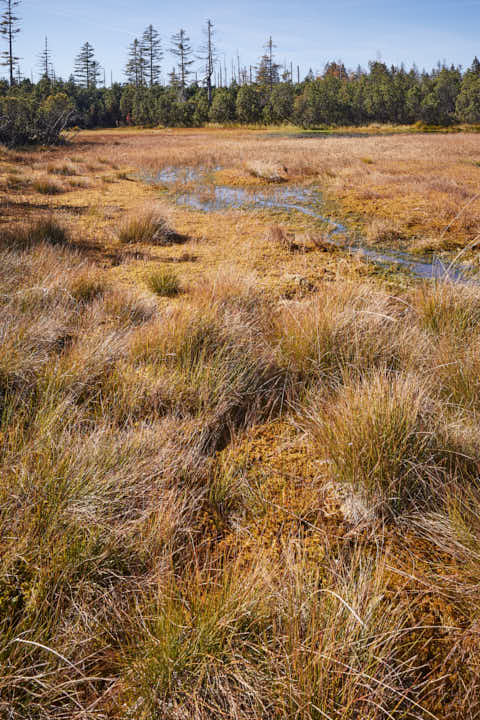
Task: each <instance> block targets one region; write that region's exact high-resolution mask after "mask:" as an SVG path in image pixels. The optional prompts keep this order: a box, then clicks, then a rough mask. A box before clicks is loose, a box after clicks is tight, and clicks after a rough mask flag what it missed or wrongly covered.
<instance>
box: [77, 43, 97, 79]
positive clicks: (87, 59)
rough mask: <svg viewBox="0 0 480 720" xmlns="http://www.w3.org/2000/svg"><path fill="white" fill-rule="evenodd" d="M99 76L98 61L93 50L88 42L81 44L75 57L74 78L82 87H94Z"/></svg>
mask: <svg viewBox="0 0 480 720" xmlns="http://www.w3.org/2000/svg"><path fill="white" fill-rule="evenodd" d="M99 76H100V63H98V62H97V61H96V60H95V50H94V49H93V47H92V45H90V43H89V42H86V43H85V44H84V45H82V47H81V49H80V52H79V53H78V55H77V57H76V58H75V80H76V82H77V83H78V84H79V85H82V86H83V87H86V88H87V89H88V88H91V87H95V86H96V84H97V81H98V78H99Z"/></svg>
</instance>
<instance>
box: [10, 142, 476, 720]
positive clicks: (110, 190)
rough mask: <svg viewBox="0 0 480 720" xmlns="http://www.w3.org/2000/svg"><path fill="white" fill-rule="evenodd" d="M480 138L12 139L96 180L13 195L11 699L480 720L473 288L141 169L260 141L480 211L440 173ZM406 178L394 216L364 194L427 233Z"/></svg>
mask: <svg viewBox="0 0 480 720" xmlns="http://www.w3.org/2000/svg"><path fill="white" fill-rule="evenodd" d="M160 138H161V140H162V142H161V143H160V142H159V139H160ZM475 143H476V139H475V138H474V137H473V136H469V135H455V136H453V135H452V136H428V137H424V136H403V135H396V136H395V137H393V138H390V137H379V138H378V137H377V138H371V137H362V138H361V139H360V140H358V139H350V138H333V137H332V138H322V139H321V140H318V141H317V140H298V139H294V138H289V137H286V138H283V137H282V138H275V139H272V138H268V137H264V136H263V135H262V134H261V133H258V132H253V131H245V130H241V131H239V130H235V131H233V130H232V131H222V130H218V131H212V130H205V131H203V130H202V131H192V130H189V131H161V132H160V131H159V132H155V131H152V132H150V131H148V132H139V131H131V132H130V131H112V132H111V133H109V132H106V133H82V134H80V136H79V137H78V138H77V139H76V140H75V145H74V151H73V152H72V148H71V147H69V148H58V149H54V150H45V151H42V152H41V153H37V152H31V153H28V154H27V153H22V155H21V157H19V158H17V159H16V158H15V157H14V156H13V154H12V153H5V154H2V157H1V160H0V172H1V174H2V177H7V175H9V174H11V173H12V169H14V168H15V164H16V163H17V164H18V165H19V166H21V177H22V178H24V177H25V178H26V179H27V180H28V179H29V177H30V176H31V177H32V178H33V177H39V176H40V177H41V176H42V175H43V174H45V173H46V172H48V166H50V167H51V168H62V167H63V166H64V164H66V163H70V162H72V163H73V164H74V166H75V168H78V178H77V176H73V175H72V176H69V175H65V177H66V178H67V179H66V180H65V182H66V183H67V182H68V183H71V182H72V180H73V182H76V180H77V179H81V178H83V177H85V178H86V179H87V180H88V185H87V186H86V187H85V186H81V185H78V186H76V187H72V186H71V185H70V190H69V192H65V193H62V195H61V196H54V195H53V196H45V197H43V198H42V200H40V199H39V194H38V192H37V191H35V189H34V188H33V187H31V186H30V183H27V184H25V185H22V186H18V185H17V186H14V185H13V186H12V187H11V188H8V204H7V203H4V204H3V205H2V211H3V213H4V215H3V216H2V227H1V231H0V246H1V247H0V254H1V258H0V260H1V262H0V284H1V290H0V293H1V303H0V329H1V330H0V332H1V337H2V345H1V351H0V405H1V415H0V417H1V424H0V445H1V449H2V452H1V455H0V475H1V478H2V479H1V482H0V531H1V536H2V542H1V546H2V553H1V556H0V637H1V644H0V647H1V650H0V657H1V664H2V672H1V674H0V675H1V678H0V713H3V714H5V715H6V717H13V718H28V717H32V718H33V717H39V718H45V719H46V718H62V717H69V718H70V717H72V718H73V717H78V718H85V719H88V720H93V719H94V718H95V719H98V718H100V717H108V718H110V717H112V718H127V717H133V716H135V717H138V718H139V719H140V718H142V720H154V719H156V718H162V719H163V718H165V719H166V720H180V718H189V719H190V718H192V719H193V720H212V719H213V718H215V719H216V720H217V719H218V718H224V720H230V719H231V718H237V719H238V720H254V719H255V720H256V719H257V718H260V717H262V718H272V719H273V718H286V719H291V720H294V719H295V720H318V719H319V718H325V717H327V718H341V719H342V720H347V719H348V720H358V718H360V717H361V718H369V720H383V719H384V718H387V717H388V718H395V720H400V719H402V720H404V719H408V720H413V719H414V718H432V717H437V718H446V719H447V718H448V720H465V719H466V720H474V718H476V717H477V716H478V712H479V708H480V693H479V691H480V673H479V671H478V668H479V667H480V657H479V652H478V642H477V636H478V604H479V602H480V597H479V591H478V588H479V579H480V572H479V568H480V565H479V560H480V548H479V543H478V536H479V529H480V521H479V514H478V500H479V498H480V488H479V481H478V460H479V453H480V434H479V430H478V418H479V412H480V386H479V380H478V378H479V376H480V375H479V370H480V368H479V361H478V357H479V353H478V350H479V347H480V310H479V308H480V291H479V289H478V288H477V287H476V286H475V285H471V286H468V287H460V286H457V285H451V284H449V283H447V282H443V283H436V284H435V283H421V284H419V283H413V282H412V281H411V280H409V279H408V278H406V277H400V276H391V277H390V278H389V277H388V276H382V275H379V274H378V273H377V272H376V270H375V268H374V267H372V266H371V265H368V264H367V263H364V262H362V261H361V260H358V259H354V258H351V257H349V256H348V255H344V254H343V253H342V252H340V251H331V252H330V251H329V252H320V250H327V249H328V248H326V247H325V248H322V247H320V246H319V245H321V243H319V241H318V239H317V242H315V238H316V237H317V236H316V234H315V233H316V232H318V229H317V230H316V229H315V226H314V224H313V223H312V221H311V219H309V218H308V217H305V218H303V217H297V216H295V217H288V216H285V218H272V215H271V213H270V212H269V211H268V210H265V211H263V210H258V211H252V212H248V213H246V212H245V211H241V210H239V211H236V210H229V211H225V212H221V213H220V212H219V213H213V214H206V213H201V212H197V211H194V210H188V209H186V208H183V207H180V206H174V205H169V200H168V195H167V194H166V193H165V192H164V191H163V190H162V189H161V188H158V187H154V186H149V185H147V184H145V183H142V182H141V181H140V179H139V177H138V172H139V171H140V170H142V169H145V168H146V169H150V170H154V169H159V168H162V167H167V166H171V165H177V164H181V165H184V166H185V167H187V166H189V165H192V166H193V165H195V164H199V165H206V166H207V167H211V168H212V169H214V168H216V167H217V166H218V165H222V166H224V167H225V168H227V169H226V170H225V171H221V172H223V176H222V177H223V179H225V178H227V177H229V178H230V180H231V184H242V183H245V184H246V185H248V184H251V183H252V180H253V178H252V177H251V176H250V177H248V176H247V175H246V174H245V165H246V162H247V160H246V158H251V157H255V158H258V162H259V163H260V162H261V163H265V165H262V167H263V168H272V167H273V168H275V167H277V163H281V165H282V166H283V165H284V166H285V168H286V169H287V170H286V172H287V174H288V179H289V180H291V179H296V180H297V181H302V182H310V181H311V179H312V178H317V179H319V180H320V181H321V182H322V183H326V185H327V186H328V188H329V189H330V192H333V190H332V188H333V187H334V186H335V184H336V179H337V178H338V177H340V178H341V182H340V183H339V184H338V186H337V191H338V196H342V197H343V202H344V203H345V207H347V206H348V204H349V203H350V202H353V201H352V200H351V198H352V197H353V195H350V194H349V192H350V190H349V191H348V192H347V189H348V187H349V183H353V179H354V178H356V179H357V180H358V181H359V183H360V184H359V185H358V186H357V185H356V186H355V187H356V190H355V192H357V191H358V189H359V188H360V189H361V187H360V186H361V184H362V183H365V184H366V185H367V186H369V182H368V181H367V175H365V173H367V174H368V173H373V172H375V173H382V174H383V181H384V182H385V183H386V184H388V186H389V188H390V190H389V192H390V191H391V189H392V187H393V186H394V185H395V187H396V188H397V190H396V192H398V193H400V192H401V188H402V183H398V184H395V183H394V181H393V179H392V178H393V177H395V175H394V173H393V170H392V168H393V166H397V167H398V172H400V175H401V176H402V177H403V176H404V175H406V176H408V177H410V175H411V174H412V173H414V172H417V171H414V170H413V169H412V168H423V169H422V170H419V172H422V173H423V174H424V178H423V179H422V180H421V182H420V184H419V185H417V184H416V182H417V180H418V178H417V180H416V181H415V182H413V181H412V182H411V183H410V181H409V182H407V183H406V184H407V186H410V185H411V186H415V188H416V190H415V192H417V191H418V193H419V194H421V193H423V192H425V193H430V195H429V197H430V198H431V200H432V202H435V201H436V200H435V199H436V198H439V197H440V196H441V195H442V193H443V195H445V193H446V191H445V188H447V194H448V197H449V198H450V199H451V198H453V199H454V200H455V202H457V201H458V207H460V206H461V203H462V202H464V201H465V199H466V197H463V199H461V198H460V193H457V195H455V193H454V192H451V186H450V185H449V184H448V182H447V184H446V185H445V182H446V181H447V180H449V182H451V181H452V179H454V178H456V180H455V182H460V180H459V178H460V176H461V173H462V172H464V173H465V175H464V177H465V178H470V177H473V176H471V175H470V173H472V172H473V170H472V168H473V166H470V165H468V166H467V164H466V163H465V167H464V164H463V161H464V159H465V157H466V155H467V154H468V153H470V154H471V155H472V156H473V154H474V151H475V148H476V145H475ZM367 145H368V147H367ZM439 149H441V150H442V154H441V155H440V154H439V152H438V151H439ZM428 153H430V163H431V167H432V168H433V170H432V172H433V171H435V172H437V171H438V172H437V175H439V176H442V178H443V180H442V182H443V183H444V184H443V185H442V184H439V185H436V186H435V187H434V185H433V180H432V178H430V179H429V178H427V167H429V166H428V163H427V159H426V158H425V157H424V154H427V155H428ZM400 156H402V158H403V159H402V162H404V163H405V164H404V165H399V163H400V161H399V158H400ZM107 157H108V162H107V161H106V158H107ZM362 158H363V160H362ZM365 158H369V159H371V160H372V162H365ZM409 164H410V169H408V166H409ZM114 166H118V167H119V168H122V170H121V171H119V172H118V173H117V174H116V176H115V182H113V183H111V182H103V181H102V177H107V178H111V177H113V176H112V168H113V167H114ZM89 167H92V168H94V169H93V170H88V168H89ZM459 168H460V169H459ZM387 170H388V175H389V177H388V178H387V177H386V173H387ZM460 170H461V172H460ZM476 171H477V170H475V172H476ZM51 172H52V174H54V173H53V171H51ZM457 172H458V175H457V174H456V173H457ZM89 173H90V174H89ZM55 174H56V173H55ZM62 174H64V173H62ZM266 176H267V172H266V171H265V172H264V173H263V177H264V180H262V179H261V178H258V177H257V178H255V183H259V184H262V191H263V190H265V191H266V192H267V191H268V187H269V183H268V178H267V177H266ZM69 177H71V178H72V180H69V179H68V178H69ZM370 180H375V182H377V181H378V180H379V176H378V175H376V176H375V178H370ZM437 181H438V178H437ZM380 185H381V182H380V183H378V182H377V186H378V187H379V186H380ZM447 186H448V187H447ZM429 187H430V190H429V189H428V188H429ZM465 187H466V188H467V190H466V192H468V193H471V192H472V191H473V190H472V188H473V183H472V185H469V183H468V182H466V183H465ZM270 191H271V192H273V188H272V189H271V190H270ZM352 192H353V191H352ZM372 192H375V193H376V192H377V190H372ZM418 193H417V195H416V198H417V202H418V197H419V195H418ZM413 196H414V195H409V192H407V193H406V195H405V205H402V204H401V203H400V195H398V196H397V198H396V200H395V201H396V202H397V203H398V204H399V207H400V210H401V211H400V213H398V215H396V216H395V217H393V216H392V218H391V219H389V217H388V216H387V215H386V214H385V213H384V209H385V208H384V205H382V203H381V202H378V198H377V199H376V200H375V199H374V198H373V197H372V198H370V199H368V198H364V202H365V205H364V210H365V212H366V213H367V212H369V209H370V208H373V207H374V206H375V207H377V208H378V210H379V212H378V218H377V219H376V220H375V218H374V219H373V220H371V221H370V222H371V223H372V224H371V225H370V232H371V240H372V242H373V241H376V242H378V243H380V244H381V243H383V242H387V239H386V238H387V237H388V238H389V239H388V242H390V236H389V235H388V233H389V231H390V229H391V228H392V227H394V228H395V232H398V233H399V234H401V233H404V232H405V233H406V232H407V231H406V230H405V228H406V218H407V217H410V218H411V212H412V207H413V205H412V204H411V203H413ZM349 198H350V199H349ZM449 202H450V200H449ZM375 203H376V204H375ZM415 207H418V205H415ZM456 207H457V206H456ZM474 207H475V203H472V205H471V208H472V213H473V212H474V210H473V208H474ZM152 208H153V210H152ZM415 212H419V211H415ZM158 218H160V221H159V222H157V220H158ZM165 218H168V224H167V225H166V224H165ZM274 223H275V224H274ZM390 223H391V224H390ZM422 223H423V225H422ZM367 224H368V223H367V222H366V226H367ZM166 226H167V227H168V232H167V236H168V237H167V240H168V242H166V241H164V240H165V227H166ZM420 226H422V227H425V228H428V233H429V235H431V237H434V236H435V232H436V231H435V222H434V221H432V222H430V223H428V222H427V217H426V216H425V217H424V218H423V219H422V220H421V223H420V224H419V226H418V227H420ZM452 227H453V226H452ZM145 228H146V230H145ZM159 228H160V230H159ZM119 229H126V236H125V237H127V238H128V241H124V242H120V240H119ZM127 231H128V232H127ZM157 231H159V232H161V234H162V235H161V238H160V242H159V241H158V238H157V237H156V234H155V233H156V232H157ZM457 233H458V228H457V229H456V230H453V229H452V230H451V231H449V232H447V233H446V234H445V238H446V237H447V236H448V237H449V241H452V242H453V240H454V238H456V239H455V242H458V243H460V242H463V243H464V242H466V241H467V235H465V236H464V237H463V236H462V238H463V239H461V238H460V235H459V234H457ZM309 234H310V239H309ZM409 237H410V235H409ZM302 238H305V242H303V240H302ZM287 241H288V242H287ZM437 241H438V238H437ZM292 242H294V243H295V245H296V246H297V249H300V250H302V252H292ZM442 242H443V241H442ZM173 263H174V265H172V264H173ZM172 267H174V268H175V271H174V272H173V271H172ZM172 288H175V295H174V293H173V292H171V290H172ZM180 288H181V292H180V293H178V290H179V289H180ZM167 291H168V292H167Z"/></svg>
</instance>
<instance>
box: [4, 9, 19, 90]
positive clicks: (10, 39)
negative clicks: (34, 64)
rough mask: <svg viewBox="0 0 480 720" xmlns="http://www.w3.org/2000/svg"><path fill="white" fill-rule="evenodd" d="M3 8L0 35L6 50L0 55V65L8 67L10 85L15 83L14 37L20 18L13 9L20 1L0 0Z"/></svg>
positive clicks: (16, 58) (17, 30)
mask: <svg viewBox="0 0 480 720" xmlns="http://www.w3.org/2000/svg"><path fill="white" fill-rule="evenodd" d="M0 2H1V3H2V5H3V6H4V10H3V12H2V14H1V15H0V35H3V37H4V39H5V40H6V42H7V43H8V48H7V50H4V51H3V52H2V53H0V58H1V61H0V64H1V65H4V66H6V67H8V73H9V77H10V85H14V83H15V69H16V68H17V67H18V61H19V60H20V58H18V57H17V56H16V55H15V54H14V52H13V46H14V40H15V35H17V34H18V33H19V32H20V27H19V25H18V23H19V21H20V18H19V17H18V16H17V15H15V8H16V7H18V5H20V0H0Z"/></svg>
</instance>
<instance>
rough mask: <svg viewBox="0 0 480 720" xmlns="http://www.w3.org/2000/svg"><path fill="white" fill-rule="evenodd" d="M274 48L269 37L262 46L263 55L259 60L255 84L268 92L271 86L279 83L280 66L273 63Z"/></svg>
mask: <svg viewBox="0 0 480 720" xmlns="http://www.w3.org/2000/svg"><path fill="white" fill-rule="evenodd" d="M275 47H276V45H274V43H273V40H272V38H271V37H270V38H269V39H268V41H267V42H266V44H265V45H264V48H265V51H266V52H265V53H264V55H262V57H261V58H260V64H259V66H258V68H257V83H258V84H259V85H264V86H265V87H268V88H269V89H270V90H273V86H274V85H276V83H278V82H280V73H279V71H280V65H278V64H277V63H276V62H275V58H274V54H273V50H274V48H275Z"/></svg>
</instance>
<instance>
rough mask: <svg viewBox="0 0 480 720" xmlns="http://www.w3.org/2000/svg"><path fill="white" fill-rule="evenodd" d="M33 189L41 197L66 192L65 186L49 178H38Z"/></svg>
mask: <svg viewBox="0 0 480 720" xmlns="http://www.w3.org/2000/svg"><path fill="white" fill-rule="evenodd" d="M32 187H33V189H34V190H35V191H36V192H38V193H40V194H41V195H60V193H63V192H65V186H64V185H63V184H62V183H60V182H58V180H52V179H51V178H49V177H48V176H45V177H39V178H36V179H35V180H34V181H33V182H32Z"/></svg>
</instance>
